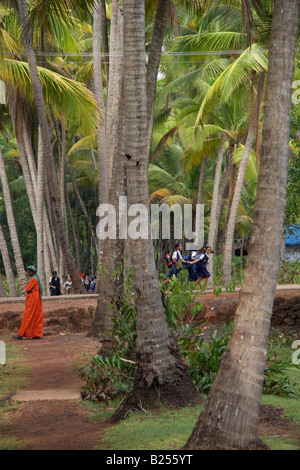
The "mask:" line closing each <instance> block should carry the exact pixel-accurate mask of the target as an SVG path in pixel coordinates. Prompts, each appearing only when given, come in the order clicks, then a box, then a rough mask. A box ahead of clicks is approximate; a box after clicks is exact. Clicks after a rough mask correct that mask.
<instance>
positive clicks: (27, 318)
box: [18, 277, 43, 338]
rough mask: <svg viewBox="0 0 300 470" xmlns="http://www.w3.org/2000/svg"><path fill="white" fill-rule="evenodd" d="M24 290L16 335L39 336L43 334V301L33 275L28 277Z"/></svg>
mask: <svg viewBox="0 0 300 470" xmlns="http://www.w3.org/2000/svg"><path fill="white" fill-rule="evenodd" d="M25 292H26V301H25V310H24V313H23V319H22V324H21V327H20V329H19V332H18V335H19V336H25V337H26V338H37V337H39V338H40V337H42V336H43V303H42V296H41V291H40V286H39V283H38V281H37V279H36V278H35V277H32V278H31V279H30V281H29V282H28V284H27V285H26V287H25Z"/></svg>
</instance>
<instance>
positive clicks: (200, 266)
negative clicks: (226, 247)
mask: <svg viewBox="0 0 300 470" xmlns="http://www.w3.org/2000/svg"><path fill="white" fill-rule="evenodd" d="M209 253H213V251H212V249H211V247H210V246H207V247H205V248H204V249H203V253H202V254H201V255H200V256H197V257H196V258H195V260H194V261H192V264H194V263H197V264H196V273H197V274H196V276H197V279H196V282H195V284H200V282H201V281H202V279H204V280H205V289H207V284H208V279H209V277H210V273H209V272H208V270H207V267H206V266H207V264H208V263H209V256H208V255H209Z"/></svg>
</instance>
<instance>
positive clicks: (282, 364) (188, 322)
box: [75, 270, 300, 402]
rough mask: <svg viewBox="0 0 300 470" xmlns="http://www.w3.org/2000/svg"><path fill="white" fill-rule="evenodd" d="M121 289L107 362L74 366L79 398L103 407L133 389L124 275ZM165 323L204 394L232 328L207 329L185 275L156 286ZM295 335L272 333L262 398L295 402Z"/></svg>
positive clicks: (132, 336) (132, 330) (131, 321)
mask: <svg viewBox="0 0 300 470" xmlns="http://www.w3.org/2000/svg"><path fill="white" fill-rule="evenodd" d="M125 284H126V289H125V291H124V296H123V299H122V301H121V302H118V305H117V306H115V308H114V327H113V328H112V329H111V330H110V331H109V332H108V333H106V335H107V336H109V338H108V339H109V340H110V341H111V342H113V344H114V351H115V352H114V354H113V355H112V356H111V357H107V356H102V355H101V354H100V353H99V354H97V355H95V356H93V357H84V358H83V359H84V360H83V362H81V363H79V362H78V363H77V364H76V365H75V370H76V373H77V374H78V375H79V377H80V378H81V379H82V381H83V382H84V385H83V387H82V398H83V399H85V400H95V401H98V402H106V401H108V400H112V399H116V398H120V397H122V396H123V395H124V394H126V393H129V392H130V391H131V390H132V388H133V382H134V368H135V342H136V311H135V307H134V299H133V298H132V288H131V274H130V273H127V275H126V282H125ZM161 291H162V299H163V304H164V308H165V315H166V321H167V323H168V326H169V328H170V329H171V331H172V332H173V334H174V335H175V337H176V340H177V343H178V346H179V348H180V353H181V358H182V360H183V361H184V362H185V363H186V364H187V366H188V370H189V374H190V376H191V378H192V380H193V382H194V383H195V385H196V386H197V388H198V390H199V392H200V393H201V394H207V393H208V392H209V390H210V387H211V385H212V383H213V381H214V378H215V376H216V374H217V371H218V369H219V366H220V363H221V360H222V357H223V354H224V352H225V350H226V347H227V343H228V341H229V338H230V334H231V330H232V326H233V323H230V324H222V325H220V326H219V327H218V328H210V327H208V326H207V324H206V323H205V322H203V321H202V320H201V319H199V318H201V316H200V315H199V314H200V313H201V311H202V309H203V306H202V304H201V303H200V302H199V299H198V298H197V293H196V292H195V291H194V286H193V284H192V283H191V282H189V281H188V280H187V273H186V271H185V270H183V272H182V275H181V276H178V277H177V278H175V277H174V278H173V279H172V280H171V281H170V283H169V284H168V290H167V292H165V290H164V287H163V285H161ZM101 336H103V334H102V333H101ZM293 339H294V334H293V333H289V334H285V335H284V334H282V333H277V332H276V330H274V331H273V332H272V335H270V339H269V348H268V350H269V352H268V357H267V361H266V367H265V380H264V388H263V393H264V394H273V395H276V396H281V397H286V396H290V397H299V398H300V393H299V391H300V384H299V383H295V382H294V381H293V377H294V375H293V372H291V370H292V369H293V368H298V369H299V367H300V366H297V365H295V364H293V363H292V361H291V357H290V356H289V355H288V354H286V355H285V356H284V355H282V354H283V353H282V351H286V350H288V351H290V350H291V349H290V348H291V344H292V342H293Z"/></svg>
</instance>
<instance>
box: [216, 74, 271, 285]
mask: <svg viewBox="0 0 300 470" xmlns="http://www.w3.org/2000/svg"><path fill="white" fill-rule="evenodd" d="M263 86H264V74H263V73H261V75H260V79H259V85H258V89H257V97H256V103H255V106H254V109H253V116H252V117H251V122H250V127H249V131H248V135H247V139H246V142H245V146H244V152H243V156H242V160H241V164H240V167H239V171H238V176H237V180H236V184H235V188H234V193H233V198H232V204H231V208H230V215H229V220H228V225H227V232H226V243H225V249H224V265H223V282H224V284H230V282H231V263H232V252H233V241H234V232H235V223H236V217H237V212H238V206H239V201H240V197H241V193H242V187H243V184H244V178H245V174H246V169H247V165H248V161H249V156H250V152H251V147H252V143H253V139H254V135H255V130H256V122H257V119H258V116H259V114H260V113H259V112H260V105H261V100H262V95H263ZM241 257H242V254H241Z"/></svg>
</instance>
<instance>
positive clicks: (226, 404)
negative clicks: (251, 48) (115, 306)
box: [185, 0, 300, 450]
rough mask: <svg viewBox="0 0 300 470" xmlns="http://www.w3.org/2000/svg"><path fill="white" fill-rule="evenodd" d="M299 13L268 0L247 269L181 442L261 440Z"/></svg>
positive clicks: (216, 445) (223, 444)
mask: <svg viewBox="0 0 300 470" xmlns="http://www.w3.org/2000/svg"><path fill="white" fill-rule="evenodd" d="M299 13H300V1H299V0H291V1H286V0H275V3H274V12H273V20H272V28H271V38H270V49H269V70H268V74H267V84H266V95H265V105H264V123H263V134H262V154H261V167H260V174H259V181H258V192H257V198H256V203H255V211H254V222H253V230H252V236H251V246H250V250H249V255H248V262H247V268H246V272H245V277H244V282H243V287H242V290H241V293H240V299H239V304H238V308H237V312H236V317H235V322H234V327H233V330H232V334H231V338H230V341H229V344H228V348H227V351H226V353H225V355H224V357H223V360H222V363H221V366H220V368H219V371H218V374H217V376H216V378H215V381H214V383H213V386H212V388H211V390H210V393H209V396H208V399H207V401H206V404H205V406H204V409H203V411H202V413H201V414H200V417H199V419H198V422H197V424H196V426H195V428H194V430H193V432H192V435H191V436H190V438H189V440H188V442H187V444H186V445H185V449H244V450H245V449H250V448H251V449H255V448H259V446H260V445H261V444H262V443H261V441H260V440H259V439H258V437H257V429H258V418H259V408H260V400H261V392H262V386H263V380H264V369H265V362H266V355H267V340H268V335H269V330H270V320H271V316H272V307H273V302H274V293H275V288H276V278H277V272H278V264H279V256H280V247H281V238H282V229H283V220H284V212H285V205H286V183H287V173H288V154H289V136H290V110H291V99H292V82H293V74H294V54H295V47H296V40H297V32H298V27H299Z"/></svg>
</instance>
